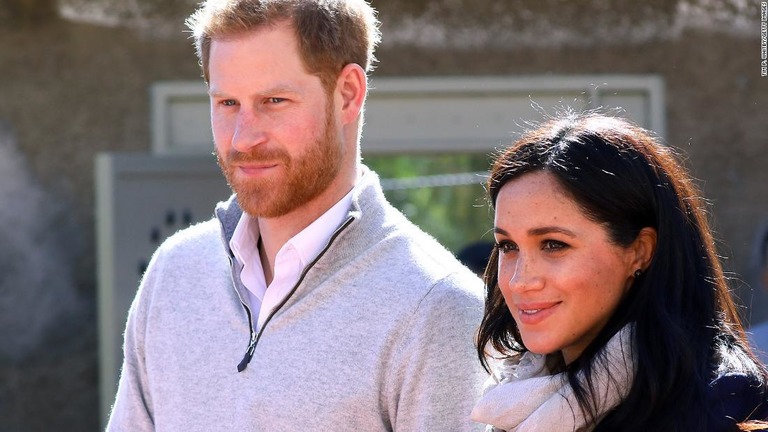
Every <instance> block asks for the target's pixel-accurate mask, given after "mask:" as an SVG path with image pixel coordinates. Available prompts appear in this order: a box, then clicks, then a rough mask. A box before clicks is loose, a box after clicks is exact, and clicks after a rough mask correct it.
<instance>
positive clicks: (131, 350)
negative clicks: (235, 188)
mask: <svg viewBox="0 0 768 432" xmlns="http://www.w3.org/2000/svg"><path fill="white" fill-rule="evenodd" d="M361 181H362V182H363V183H362V184H360V185H358V186H357V187H356V188H355V191H354V192H353V197H352V208H351V209H350V211H349V215H348V218H347V219H346V221H345V222H344V223H343V224H342V225H341V227H340V228H339V229H338V230H337V231H336V232H335V233H334V235H333V236H332V237H331V239H330V241H329V244H328V245H327V247H326V248H325V249H324V250H323V251H322V252H321V253H320V256H319V257H318V258H317V259H316V260H315V262H314V263H312V264H310V265H309V266H308V267H307V269H305V270H304V273H303V274H302V277H301V279H300V280H299V283H298V284H297V285H296V287H295V289H294V291H293V292H292V293H291V294H290V295H289V296H288V298H287V299H286V301H285V302H284V303H283V304H282V305H281V306H280V307H279V308H278V309H277V310H276V311H275V312H273V314H272V315H271V316H270V317H269V318H268V320H267V322H266V323H265V325H264V326H263V327H262V329H261V331H260V333H259V334H255V333H253V330H252V325H251V322H250V311H249V310H248V308H247V307H246V305H245V304H246V302H245V301H244V299H246V298H247V296H246V292H245V288H244V287H243V286H242V283H241V282H240V281H239V276H238V275H239V271H238V268H237V267H238V266H237V265H236V263H235V264H233V257H232V253H231V251H230V249H229V239H230V237H231V235H232V232H233V231H234V228H235V226H236V224H237V221H238V219H239V217H240V214H241V210H240V208H239V207H238V205H237V203H236V200H235V199H234V198H232V199H230V200H229V201H228V202H226V203H222V204H220V205H219V206H218V207H217V211H216V213H217V217H216V218H214V219H213V220H211V221H208V222H204V223H201V224H198V225H195V226H193V227H190V228H188V229H186V230H183V231H181V232H179V233H177V234H175V235H174V236H172V237H171V238H169V239H168V240H166V241H165V242H164V243H163V245H161V246H160V248H159V249H158V250H157V252H156V253H155V254H154V256H153V258H152V261H151V263H150V265H149V268H148V269H147V272H146V274H145V276H144V278H143V280H142V282H141V286H140V287H139V290H138V293H137V295H136V298H135V300H134V302H133V305H132V306H131V310H130V313H129V316H128V323H127V327H126V331H125V346H124V353H125V360H124V363H123V368H122V374H121V377H120V384H119V389H118V392H117V398H116V400H115V404H114V406H113V409H112V414H111V417H110V421H109V425H108V427H107V429H108V430H110V431H150V430H157V431H236V430H238V431H392V430H394V431H401V432H403V431H465V430H482V425H479V424H475V423H473V422H471V420H470V419H469V413H470V412H471V410H472V406H473V405H474V403H475V401H476V400H477V399H479V397H480V395H481V391H482V386H483V382H484V381H485V379H486V377H487V376H486V374H485V373H484V371H483V370H482V368H481V367H480V364H479V362H478V361H477V358H476V354H475V351H474V346H473V336H474V332H475V330H476V328H477V326H478V325H479V322H480V319H481V315H482V283H481V282H480V281H479V279H477V277H475V275H474V274H473V273H472V272H470V271H469V270H468V269H466V268H465V267H464V266H462V265H461V264H460V263H459V262H458V261H457V260H456V259H455V258H454V257H453V255H452V254H451V253H450V252H448V251H447V250H446V249H444V248H443V247H442V246H441V245H440V244H438V243H437V242H436V241H435V240H434V239H432V238H431V237H429V236H428V235H427V234H425V233H423V232H422V231H421V230H419V229H418V228H417V227H416V226H414V225H413V224H411V223H410V222H409V221H408V220H407V219H406V218H405V217H404V216H403V215H402V214H400V213H399V212H398V211H397V210H396V209H394V208H393V207H392V206H391V205H389V203H387V202H386V200H385V198H384V195H383V193H382V191H381V187H380V186H379V180H378V177H377V176H376V175H375V173H373V172H369V173H368V174H367V175H365V176H363V177H362V180H361Z"/></svg>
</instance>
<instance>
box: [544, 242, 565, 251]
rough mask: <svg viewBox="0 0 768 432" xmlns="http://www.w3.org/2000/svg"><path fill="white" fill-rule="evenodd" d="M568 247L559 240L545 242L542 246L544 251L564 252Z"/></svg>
mask: <svg viewBox="0 0 768 432" xmlns="http://www.w3.org/2000/svg"><path fill="white" fill-rule="evenodd" d="M567 247H568V245H567V244H565V243H563V242H561V241H557V240H544V242H543V244H542V249H546V250H562V249H565V248H567Z"/></svg>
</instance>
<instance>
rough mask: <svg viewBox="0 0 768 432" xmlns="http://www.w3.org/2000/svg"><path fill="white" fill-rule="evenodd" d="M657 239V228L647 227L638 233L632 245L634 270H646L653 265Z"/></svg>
mask: <svg viewBox="0 0 768 432" xmlns="http://www.w3.org/2000/svg"><path fill="white" fill-rule="evenodd" d="M656 239H657V234H656V230H655V229H653V228H651V227H645V228H643V229H641V230H640V232H639V233H638V234H637V238H635V241H634V242H633V243H632V246H631V248H632V250H633V251H634V259H633V262H632V268H633V269H634V271H637V270H640V271H641V272H644V271H645V270H646V269H647V268H648V266H649V265H651V260H652V259H653V254H654V252H655V251H656Z"/></svg>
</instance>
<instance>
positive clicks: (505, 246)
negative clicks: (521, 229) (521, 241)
mask: <svg viewBox="0 0 768 432" xmlns="http://www.w3.org/2000/svg"><path fill="white" fill-rule="evenodd" d="M496 249H498V250H499V253H501V254H506V253H509V252H512V251H516V250H517V245H516V244H514V243H512V242H509V241H502V242H497V243H496Z"/></svg>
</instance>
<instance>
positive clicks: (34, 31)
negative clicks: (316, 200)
mask: <svg viewBox="0 0 768 432" xmlns="http://www.w3.org/2000/svg"><path fill="white" fill-rule="evenodd" d="M373 3H374V5H376V6H377V7H379V9H380V18H381V20H382V22H383V27H382V30H383V32H384V41H383V45H382V47H381V48H380V50H379V52H378V57H379V59H380V63H379V65H378V68H377V70H376V71H375V72H374V74H375V76H442V75H462V76H473V75H474V76H481V75H502V76H518V75H541V74H547V75H567V74H580V75H581V74H658V75H661V76H662V77H663V78H664V79H665V82H666V95H665V96H666V101H667V107H666V109H667V112H666V113H667V133H666V140H667V142H668V143H669V144H670V145H672V146H675V147H676V148H679V149H680V150H681V151H682V152H684V154H685V155H686V157H687V161H686V162H687V165H688V166H689V167H690V168H691V170H692V171H693V173H694V174H695V176H696V177H697V178H698V179H700V183H699V184H700V186H701V187H702V189H703V190H704V193H705V196H706V197H707V198H709V199H710V201H711V202H712V204H713V206H712V208H711V216H712V219H713V221H714V225H715V227H716V229H717V234H718V238H719V239H721V240H722V244H721V254H722V255H723V256H724V264H725V266H726V268H727V269H728V270H730V271H732V272H734V273H733V275H734V276H733V277H734V287H735V288H736V289H737V293H738V295H739V297H740V298H741V299H742V301H743V303H745V304H747V305H749V304H753V306H754V307H753V308H752V310H751V313H752V316H753V319H754V320H762V319H768V300H766V295H763V294H761V293H754V295H753V294H752V293H751V291H750V290H749V289H748V288H746V286H745V285H744V283H743V282H746V281H748V280H749V278H750V277H751V275H750V271H751V269H750V267H749V264H750V262H751V261H750V260H751V256H750V254H751V253H752V251H753V240H754V234H755V232H756V230H757V228H758V227H759V226H760V225H761V224H763V223H765V221H766V220H768V187H767V186H766V185H768V170H766V168H765V167H766V165H768V141H767V140H768V139H767V138H766V137H768V121H766V119H768V78H763V77H760V71H759V54H760V53H759V36H760V35H759V21H758V17H759V5H758V4H757V2H752V1H739V0H730V1H722V2H709V1H706V0H701V1H693V0H691V1H661V0H652V1H648V2H634V1H628V0H626V1H615V2H610V3H608V2H603V1H597V0H590V1H584V2H569V1H566V0H559V1H558V0H519V1H504V2H499V1H491V0H472V1H470V0H434V1H426V0H374V1H373ZM608 4H610V6H608ZM193 7H194V1H192V0H189V1H186V0H176V1H164V2H161V1H158V0H155V1H153V0H136V1H132V2H118V1H110V0H60V1H59V2H56V1H55V0H7V1H6V2H3V3H2V4H0V200H1V201H0V203H2V209H0V270H2V271H0V328H2V329H3V331H2V332H0V430H3V431H37V430H40V431H42V430H78V431H88V430H97V429H98V428H99V426H98V421H99V420H98V415H99V413H98V402H97V401H98V395H97V356H96V327H95V325H96V319H95V317H96V311H95V292H96V289H95V262H96V259H97V257H95V256H94V255H95V253H94V250H95V239H94V213H93V212H94V208H93V207H94V198H93V196H94V184H93V158H94V155H95V154H97V153H98V152H101V151H124V150H133V151H147V150H148V149H149V136H150V129H149V128H150V126H149V118H150V113H149V87H150V85H151V84H152V83H153V82H155V81H159V80H194V79H198V77H199V71H198V68H197V64H196V59H195V57H194V54H193V50H192V48H191V42H190V41H189V40H188V39H187V36H188V35H187V33H184V32H183V30H184V27H183V25H182V21H183V17H184V16H186V15H187V14H188V13H189V12H191V10H192V8H193ZM510 127H512V125H510ZM746 312H747V311H746V310H745V314H746ZM6 329H10V330H6Z"/></svg>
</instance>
